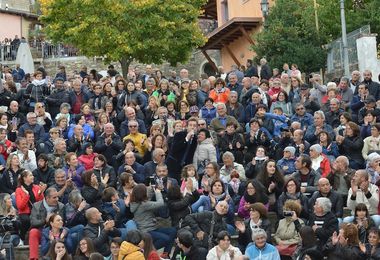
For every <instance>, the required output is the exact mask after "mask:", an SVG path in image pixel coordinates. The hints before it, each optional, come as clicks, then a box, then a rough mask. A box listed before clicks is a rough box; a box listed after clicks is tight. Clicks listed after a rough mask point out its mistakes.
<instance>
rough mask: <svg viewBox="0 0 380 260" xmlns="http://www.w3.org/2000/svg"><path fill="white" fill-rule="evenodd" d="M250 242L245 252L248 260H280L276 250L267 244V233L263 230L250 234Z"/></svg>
mask: <svg viewBox="0 0 380 260" xmlns="http://www.w3.org/2000/svg"><path fill="white" fill-rule="evenodd" d="M252 241H253V242H251V243H250V244H249V245H248V247H247V249H246V250H245V255H246V256H248V257H249V259H270V260H280V259H281V258H280V254H279V252H278V250H277V248H276V247H275V246H273V245H271V244H269V243H267V233H266V232H265V230H264V229H259V230H257V231H255V232H252Z"/></svg>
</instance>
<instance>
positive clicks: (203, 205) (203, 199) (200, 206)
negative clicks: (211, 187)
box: [191, 195, 211, 212]
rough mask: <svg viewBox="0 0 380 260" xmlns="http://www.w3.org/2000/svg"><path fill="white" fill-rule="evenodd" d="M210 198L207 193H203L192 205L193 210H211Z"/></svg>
mask: <svg viewBox="0 0 380 260" xmlns="http://www.w3.org/2000/svg"><path fill="white" fill-rule="evenodd" d="M210 203H211V202H210V198H209V196H206V195H201V196H200V197H199V199H198V200H197V201H196V202H194V204H193V205H191V211H192V212H202V211H204V210H211V207H210Z"/></svg>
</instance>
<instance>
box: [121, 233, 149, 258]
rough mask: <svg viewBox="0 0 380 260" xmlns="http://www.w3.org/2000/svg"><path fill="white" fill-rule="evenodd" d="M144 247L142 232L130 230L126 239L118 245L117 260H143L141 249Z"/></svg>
mask: <svg viewBox="0 0 380 260" xmlns="http://www.w3.org/2000/svg"><path fill="white" fill-rule="evenodd" d="M143 248H144V237H143V232H141V231H139V230H131V231H129V232H128V234H127V240H126V241H123V242H122V243H121V246H120V251H119V260H120V259H123V260H145V257H144V254H143V252H141V251H142V249H143Z"/></svg>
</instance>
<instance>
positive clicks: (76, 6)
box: [40, 0, 205, 75]
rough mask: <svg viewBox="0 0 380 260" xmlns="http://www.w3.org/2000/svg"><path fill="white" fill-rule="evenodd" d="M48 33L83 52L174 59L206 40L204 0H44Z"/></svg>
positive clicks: (123, 58) (125, 61)
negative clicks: (202, 19) (201, 22)
mask: <svg viewBox="0 0 380 260" xmlns="http://www.w3.org/2000/svg"><path fill="white" fill-rule="evenodd" d="M40 2H41V5H42V6H41V10H42V13H43V15H42V16H41V17H40V19H41V21H42V22H43V24H44V25H45V31H46V34H47V36H48V37H49V38H50V39H51V40H53V41H54V42H63V43H66V44H71V45H73V46H75V47H76V48H78V49H79V50H80V52H81V53H82V54H83V55H86V56H89V57H92V56H103V57H105V58H106V61H107V62H109V61H115V60H117V61H120V63H121V65H122V71H123V74H124V75H127V73H128V67H129V64H130V63H131V62H132V61H133V60H134V59H135V60H138V61H140V62H142V63H156V64H160V63H162V62H164V61H168V62H170V64H171V65H175V64H176V63H177V62H185V61H186V60H187V59H188V58H189V57H190V54H191V51H192V50H193V49H194V48H196V47H198V46H200V45H202V44H204V42H205V38H204V36H203V35H202V32H201V31H200V29H199V26H198V16H199V15H200V12H201V11H200V9H201V7H202V6H203V5H204V3H205V0H40Z"/></svg>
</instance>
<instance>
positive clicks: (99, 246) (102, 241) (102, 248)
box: [83, 223, 121, 256]
mask: <svg viewBox="0 0 380 260" xmlns="http://www.w3.org/2000/svg"><path fill="white" fill-rule="evenodd" d="M99 230H100V232H99ZM120 236H121V233H120V231H119V230H118V229H117V228H113V229H112V230H109V231H107V230H104V227H103V224H101V223H100V224H92V223H88V224H87V226H85V227H84V230H83V237H88V238H90V239H91V240H92V242H93V243H94V248H96V251H97V252H99V253H101V254H102V255H103V256H109V255H110V254H111V251H110V247H109V237H120Z"/></svg>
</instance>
